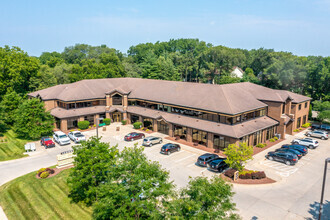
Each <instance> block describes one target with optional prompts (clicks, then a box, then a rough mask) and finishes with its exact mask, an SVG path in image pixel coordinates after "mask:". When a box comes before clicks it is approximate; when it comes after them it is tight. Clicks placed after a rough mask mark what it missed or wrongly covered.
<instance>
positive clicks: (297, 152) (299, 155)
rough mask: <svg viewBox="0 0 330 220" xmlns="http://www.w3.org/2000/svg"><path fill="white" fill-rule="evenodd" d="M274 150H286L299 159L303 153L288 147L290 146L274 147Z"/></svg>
mask: <svg viewBox="0 0 330 220" xmlns="http://www.w3.org/2000/svg"><path fill="white" fill-rule="evenodd" d="M275 152H288V153H292V154H295V155H297V157H298V159H300V158H301V157H302V156H303V155H302V153H301V152H299V151H298V150H295V149H290V148H279V149H276V150H275Z"/></svg>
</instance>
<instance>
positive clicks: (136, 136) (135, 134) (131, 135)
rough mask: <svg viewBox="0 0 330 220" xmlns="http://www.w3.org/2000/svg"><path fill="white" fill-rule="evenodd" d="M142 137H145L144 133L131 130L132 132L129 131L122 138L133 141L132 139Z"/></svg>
mask: <svg viewBox="0 0 330 220" xmlns="http://www.w3.org/2000/svg"><path fill="white" fill-rule="evenodd" d="M144 137H145V135H144V134H143V133H137V132H132V133H129V134H128V135H126V136H125V138H124V140H125V141H134V140H137V139H141V138H144Z"/></svg>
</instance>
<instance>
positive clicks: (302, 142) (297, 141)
mask: <svg viewBox="0 0 330 220" xmlns="http://www.w3.org/2000/svg"><path fill="white" fill-rule="evenodd" d="M292 144H299V145H302V146H306V147H308V148H310V149H315V148H317V147H318V146H319V142H318V141H316V140H314V139H312V138H304V139H294V140H293V141H292Z"/></svg>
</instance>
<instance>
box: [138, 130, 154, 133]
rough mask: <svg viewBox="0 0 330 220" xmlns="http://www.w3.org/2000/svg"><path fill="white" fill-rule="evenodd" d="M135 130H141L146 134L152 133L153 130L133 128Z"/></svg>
mask: <svg viewBox="0 0 330 220" xmlns="http://www.w3.org/2000/svg"><path fill="white" fill-rule="evenodd" d="M135 130H138V131H143V132H144V133H147V134H152V133H154V131H153V130H149V131H146V130H142V129H135Z"/></svg>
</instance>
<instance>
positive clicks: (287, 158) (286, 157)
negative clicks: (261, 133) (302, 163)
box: [266, 151, 298, 165]
mask: <svg viewBox="0 0 330 220" xmlns="http://www.w3.org/2000/svg"><path fill="white" fill-rule="evenodd" d="M266 158H267V159H268V160H276V161H279V162H283V163H285V164H286V165H295V164H296V163H297V162H298V157H297V155H295V154H292V153H287V152H274V151H271V152H268V154H267V155H266Z"/></svg>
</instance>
